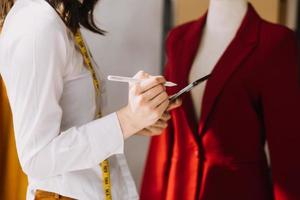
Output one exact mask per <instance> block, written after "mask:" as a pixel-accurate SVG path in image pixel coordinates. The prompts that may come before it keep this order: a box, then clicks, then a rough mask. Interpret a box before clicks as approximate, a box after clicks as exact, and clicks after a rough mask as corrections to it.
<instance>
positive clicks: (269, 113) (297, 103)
mask: <svg viewBox="0 0 300 200" xmlns="http://www.w3.org/2000/svg"><path fill="white" fill-rule="evenodd" d="M275 52H276V53H275V54H274V55H273V57H272V59H273V61H272V63H271V65H269V67H270V68H269V69H268V70H269V71H268V73H267V76H266V78H265V80H266V81H265V82H264V86H263V88H262V102H263V112H264V123H265V131H266V137H267V142H268V146H269V150H270V158H271V172H272V182H273V191H274V198H275V199H276V200H298V199H300V189H299V180H300V159H299V156H298V155H299V150H300V77H299V75H300V73H299V72H300V71H299V62H298V56H299V55H298V53H299V52H298V48H297V40H296V37H295V35H294V33H293V32H291V31H288V33H287V34H285V37H284V38H283V39H282V41H281V42H280V45H279V46H278V48H277V50H275Z"/></svg>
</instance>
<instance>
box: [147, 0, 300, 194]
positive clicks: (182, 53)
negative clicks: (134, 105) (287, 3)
mask: <svg viewBox="0 0 300 200" xmlns="http://www.w3.org/2000/svg"><path fill="white" fill-rule="evenodd" d="M205 20H206V16H204V17H202V18H201V19H200V20H198V21H194V22H190V23H188V24H185V25H182V26H180V27H177V28H175V29H174V30H173V31H171V33H170V34H169V37H168V40H167V56H168V62H167V66H166V73H165V75H166V77H167V79H168V80H170V81H173V82H176V83H178V84H179V87H178V88H175V89H174V88H171V89H169V90H168V92H169V93H170V94H173V93H175V92H177V90H178V89H179V88H182V87H184V86H185V85H186V84H187V83H188V75H189V71H190V68H191V65H192V62H193V60H194V58H195V55H196V52H197V48H198V46H199V42H200V41H199V40H200V38H201V33H202V30H203V27H204V24H205ZM297 53H298V52H297V45H296V37H295V35H294V33H293V32H292V31H290V30H288V29H287V28H284V27H282V26H280V25H275V24H271V23H268V22H266V21H264V20H262V19H261V18H260V17H259V16H258V15H257V13H256V12H255V10H254V9H253V8H252V6H251V5H250V6H249V9H248V13H247V15H246V17H245V19H244V21H243V23H242V26H241V28H240V29H239V31H238V33H237V35H236V37H235V39H234V40H233V42H232V43H231V44H230V46H229V47H228V49H227V51H226V52H225V54H224V55H223V56H222V58H221V59H220V61H219V62H218V64H217V65H216V67H215V69H214V71H213V73H212V76H211V78H210V79H209V80H208V82H207V87H206V90H205V95H204V99H203V106H202V107H203V110H202V116H201V119H200V121H199V122H197V121H196V120H195V114H194V112H193V109H194V108H193V104H192V100H191V96H190V95H186V96H185V97H184V99H183V102H184V103H183V106H182V107H181V108H178V109H176V110H174V111H172V113H171V114H172V120H171V122H170V124H169V128H167V129H166V130H165V131H164V133H163V134H162V135H161V136H158V137H154V138H153V139H152V142H151V146H150V151H149V156H148V160H147V164H146V169H145V175H144V180H143V185H142V190H141V200H269V199H270V200H271V199H276V200H299V199H300V183H299V182H300V159H299V157H298V156H297V155H298V153H299V151H300V117H299V115H300V78H299V74H300V73H299V65H298V60H297V59H298V58H297V57H298V56H297ZM266 141H267V142H268V144H269V149H270V155H271V166H272V167H271V168H272V169H269V167H268V163H267V158H266V155H265V153H264V144H265V142H266Z"/></svg>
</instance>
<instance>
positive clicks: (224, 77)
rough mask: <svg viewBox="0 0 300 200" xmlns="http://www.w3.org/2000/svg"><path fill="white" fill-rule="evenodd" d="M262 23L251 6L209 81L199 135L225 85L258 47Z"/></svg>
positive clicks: (204, 98)
mask: <svg viewBox="0 0 300 200" xmlns="http://www.w3.org/2000/svg"><path fill="white" fill-rule="evenodd" d="M260 22H261V19H260V17H259V16H258V14H257V13H256V12H255V10H254V8H253V7H252V6H251V5H250V4H249V7H248V11H247V14H246V16H245V18H244V20H243V22H242V24H241V26H240V29H239V30H238V32H237V34H236V36H235V38H234V39H233V41H232V42H231V44H230V45H229V46H228V48H227V50H226V51H225V53H224V54H223V56H222V57H221V58H220V60H219V62H218V63H217V65H216V66H215V68H214V70H213V72H212V75H211V77H210V79H209V80H208V81H207V85H206V89H205V93H204V97H203V106H202V115H201V118H200V122H199V129H198V133H199V134H202V133H203V132H204V129H205V124H206V122H207V120H208V118H209V115H210V113H211V112H212V110H213V106H214V104H215V102H216V100H217V98H218V96H219V94H220V93H221V91H222V89H223V87H224V85H225V83H226V82H227V81H228V79H230V77H231V75H232V74H233V73H234V72H235V70H236V69H237V68H238V67H239V66H241V65H242V62H243V61H244V60H245V59H246V58H247V56H249V55H250V54H251V52H252V51H253V50H254V48H255V46H256V45H257V42H258V33H259V25H260Z"/></svg>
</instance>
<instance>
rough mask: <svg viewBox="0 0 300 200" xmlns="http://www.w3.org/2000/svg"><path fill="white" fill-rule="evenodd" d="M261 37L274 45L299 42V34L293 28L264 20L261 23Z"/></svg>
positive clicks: (267, 43) (266, 42)
mask: <svg viewBox="0 0 300 200" xmlns="http://www.w3.org/2000/svg"><path fill="white" fill-rule="evenodd" d="M260 38H261V42H263V43H265V44H266V45H270V46H273V47H274V45H276V46H278V45H282V44H286V43H290V42H292V43H293V42H294V43H297V36H296V33H295V32H294V31H293V30H291V29H290V28H288V27H286V26H283V25H280V24H275V23H270V22H267V21H263V22H262V24H261V32H260Z"/></svg>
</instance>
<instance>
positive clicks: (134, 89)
mask: <svg viewBox="0 0 300 200" xmlns="http://www.w3.org/2000/svg"><path fill="white" fill-rule="evenodd" d="M134 78H137V79H141V80H142V81H141V82H139V83H135V84H130V86H129V102H128V105H127V106H126V107H125V108H123V109H121V110H120V111H118V112H117V115H118V118H119V121H120V125H121V128H122V131H123V134H124V138H128V137H130V136H131V135H134V134H136V133H137V132H139V131H141V130H143V129H144V128H145V127H150V126H151V125H153V124H155V123H156V122H157V121H158V120H159V119H160V118H162V115H163V113H164V112H165V111H166V110H167V109H168V106H169V97H168V94H167V93H166V91H165V90H166V88H165V86H164V83H165V82H166V80H165V79H164V78H163V77H162V76H150V75H149V74H147V73H145V72H142V71H141V72H138V73H137V74H136V75H135V76H134Z"/></svg>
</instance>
